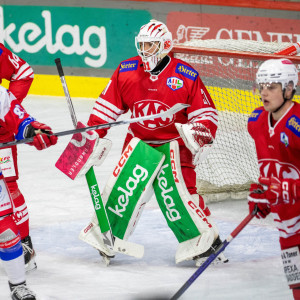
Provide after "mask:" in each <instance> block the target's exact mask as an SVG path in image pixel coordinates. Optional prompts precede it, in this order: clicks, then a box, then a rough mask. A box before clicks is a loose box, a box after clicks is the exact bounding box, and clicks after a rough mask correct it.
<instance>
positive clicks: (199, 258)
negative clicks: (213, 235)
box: [193, 236, 228, 267]
mask: <svg viewBox="0 0 300 300" xmlns="http://www.w3.org/2000/svg"><path fill="white" fill-rule="evenodd" d="M221 244H222V241H221V239H220V236H218V237H217V239H216V240H215V241H214V242H213V244H212V245H211V246H210V248H209V249H208V250H207V251H206V252H204V253H202V254H200V255H197V256H195V257H194V258H193V260H194V261H195V262H196V267H200V266H201V265H202V264H203V263H204V262H205V261H206V259H207V258H208V257H209V256H210V255H211V254H212V253H213V252H214V251H215V250H216V249H217V248H218V247H219V246H220V245H221ZM227 262H228V259H227V258H226V256H225V255H224V253H220V254H219V255H218V256H217V257H216V259H215V260H214V262H213V263H214V264H218V263H227Z"/></svg>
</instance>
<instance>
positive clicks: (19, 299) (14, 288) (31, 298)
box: [8, 281, 36, 300]
mask: <svg viewBox="0 0 300 300" xmlns="http://www.w3.org/2000/svg"><path fill="white" fill-rule="evenodd" d="M8 283H9V287H10V290H11V294H10V295H11V298H12V299H13V300H36V297H35V293H33V292H32V291H31V290H30V289H29V288H28V287H27V286H26V282H25V281H24V282H21V283H19V284H12V283H10V282H8Z"/></svg>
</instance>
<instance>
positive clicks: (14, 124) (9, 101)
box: [0, 86, 30, 217]
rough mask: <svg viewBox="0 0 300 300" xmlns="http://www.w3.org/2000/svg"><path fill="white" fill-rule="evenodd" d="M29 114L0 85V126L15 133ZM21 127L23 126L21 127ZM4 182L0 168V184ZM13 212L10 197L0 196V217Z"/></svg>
mask: <svg viewBox="0 0 300 300" xmlns="http://www.w3.org/2000/svg"><path fill="white" fill-rule="evenodd" d="M29 117H30V116H29V114H28V113H27V112H26V111H25V109H24V108H23V107H22V106H21V104H20V102H19V101H18V100H17V98H16V97H15V96H14V95H13V94H12V93H11V92H10V91H7V90H6V89H5V88H4V87H2V86H0V126H2V127H3V128H5V129H6V130H7V131H8V132H11V133H12V134H15V135H17V134H18V132H19V130H20V129H21V128H22V124H24V123H26V122H24V123H23V121H25V120H26V119H28V118H29ZM22 129H23V128H22ZM3 184H5V183H4V180H3V175H2V171H1V169H0V185H1V186H2V185H3ZM12 212H13V205H12V201H11V199H10V197H7V196H6V197H0V217H1V216H4V215H7V214H9V213H12Z"/></svg>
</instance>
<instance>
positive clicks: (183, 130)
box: [175, 122, 214, 165]
mask: <svg viewBox="0 0 300 300" xmlns="http://www.w3.org/2000/svg"><path fill="white" fill-rule="evenodd" d="M175 126H176V128H177V131H178V132H179V134H180V136H181V138H182V140H183V142H184V143H185V145H186V147H187V148H188V149H189V150H190V151H191V153H192V155H193V157H194V159H193V162H194V164H195V165H196V164H197V163H199V162H200V161H203V160H204V159H205V158H206V157H207V155H208V153H209V151H210V149H211V146H212V144H213V141H214V137H213V136H212V134H211V132H210V130H209V129H208V128H207V127H205V126H204V125H203V124H201V123H199V122H195V123H186V124H180V123H175Z"/></svg>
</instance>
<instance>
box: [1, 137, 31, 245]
mask: <svg viewBox="0 0 300 300" xmlns="http://www.w3.org/2000/svg"><path fill="white" fill-rule="evenodd" d="M11 140H14V138H13V137H11V138H9V139H5V141H11ZM0 157H1V169H2V172H3V176H4V177H5V181H6V185H7V187H8V190H9V192H10V195H11V201H12V203H11V205H10V206H11V207H12V211H10V212H9V213H13V219H14V221H15V223H16V225H17V227H18V230H19V232H20V235H21V239H24V238H25V237H27V236H28V235H29V216H28V209H27V206H26V203H25V199H24V196H23V195H22V193H21V192H20V190H19V187H18V184H17V179H18V178H19V172H18V162H17V148H16V146H13V147H7V148H3V149H0ZM6 207H7V206H6ZM5 214H7V212H6V213H5ZM1 215H4V214H1V210H0V216H1Z"/></svg>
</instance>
